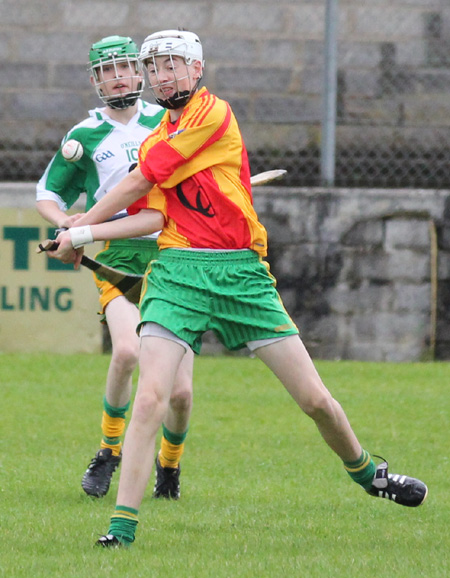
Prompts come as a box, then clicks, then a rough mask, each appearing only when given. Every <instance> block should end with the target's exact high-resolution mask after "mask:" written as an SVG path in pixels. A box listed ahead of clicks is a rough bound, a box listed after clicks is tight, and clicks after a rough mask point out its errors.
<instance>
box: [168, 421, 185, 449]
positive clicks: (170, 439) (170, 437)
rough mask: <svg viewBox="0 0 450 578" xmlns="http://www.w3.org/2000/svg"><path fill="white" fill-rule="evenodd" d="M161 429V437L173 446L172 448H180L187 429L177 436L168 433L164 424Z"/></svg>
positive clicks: (176, 434)
mask: <svg viewBox="0 0 450 578" xmlns="http://www.w3.org/2000/svg"><path fill="white" fill-rule="evenodd" d="M162 427H163V435H164V437H165V438H166V440H167V441H168V442H170V443H171V444H173V445H174V446H181V444H182V443H183V442H184V440H185V439H186V436H187V433H188V429H187V430H186V431H185V432H184V433H181V434H178V433H173V432H171V431H169V430H168V429H167V428H166V426H165V425H164V424H163V426H162Z"/></svg>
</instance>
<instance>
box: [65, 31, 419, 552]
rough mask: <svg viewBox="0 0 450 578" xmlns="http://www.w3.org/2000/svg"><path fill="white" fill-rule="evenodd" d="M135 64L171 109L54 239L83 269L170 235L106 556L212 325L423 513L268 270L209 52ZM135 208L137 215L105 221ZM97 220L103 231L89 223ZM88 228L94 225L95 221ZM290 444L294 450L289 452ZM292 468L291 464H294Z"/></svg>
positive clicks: (154, 39)
mask: <svg viewBox="0 0 450 578" xmlns="http://www.w3.org/2000/svg"><path fill="white" fill-rule="evenodd" d="M140 58H141V59H142V61H143V63H144V65H145V66H146V68H147V73H148V78H149V82H150V87H151V89H152V90H153V92H154V94H155V97H156V101H157V102H158V104H161V105H162V106H164V107H165V108H166V109H168V110H167V112H166V113H165V116H164V117H163V119H162V121H161V124H160V126H159V128H158V129H157V130H155V131H154V132H153V133H152V134H151V135H150V136H149V137H148V139H147V140H146V141H144V143H143V144H142V146H141V148H140V153H139V167H138V168H136V169H135V170H134V171H132V172H131V173H130V174H129V175H128V176H127V177H125V178H124V179H123V180H122V181H121V183H119V184H118V185H117V186H116V187H115V188H113V189H112V190H111V191H110V192H109V193H108V195H106V196H105V197H104V198H103V199H101V200H100V201H99V202H98V203H97V204H96V205H95V206H94V207H93V208H92V209H91V210H90V211H89V212H88V213H87V214H86V215H84V216H83V217H82V218H81V219H80V220H79V221H77V223H76V226H75V227H74V228H72V229H70V230H69V231H68V232H67V233H64V234H62V235H60V236H59V237H58V239H57V240H58V241H59V242H60V243H61V246H60V249H59V250H58V252H57V253H54V256H56V257H59V258H62V259H64V260H66V261H67V260H75V262H76V263H79V259H80V256H79V255H78V254H77V253H76V252H75V249H77V248H78V247H81V246H82V245H83V244H85V243H87V242H90V241H92V240H94V239H95V240H100V239H102V238H108V239H112V238H115V237H121V236H128V237H130V236H133V235H139V234H143V233H150V232H151V231H156V230H159V229H162V233H161V234H160V236H159V238H158V244H159V248H160V252H159V256H158V258H157V260H155V261H152V262H151V263H150V265H149V269H148V274H147V276H146V280H145V283H144V288H143V292H142V297H141V303H140V311H141V322H140V336H141V354H140V361H139V369H140V375H139V385H138V390H137V394H136V398H135V402H134V409H133V415H132V418H131V421H130V424H129V426H128V429H127V433H126V436H125V442H124V446H123V458H122V470H121V475H120V482H119V489H118V495H117V505H116V509H115V512H114V514H113V516H112V517H111V523H110V527H109V531H108V533H107V534H106V535H105V536H102V537H101V538H100V539H99V540H98V542H97V543H98V544H99V545H101V546H104V547H116V546H120V545H123V546H127V545H130V544H131V543H132V542H133V541H134V538H135V529H136V525H137V515H138V509H139V507H140V504H141V501H142V499H143V496H144V492H145V488H146V485H147V482H148V479H149V477H150V474H151V470H152V464H153V459H154V447H155V436H156V433H157V431H158V429H159V427H160V425H161V423H162V420H163V419H164V415H165V413H166V411H167V407H168V403H169V398H170V393H171V390H172V387H173V382H174V377H175V374H176V371H177V368H178V367H179V365H180V363H181V360H182V359H183V357H184V355H185V352H186V351H188V350H190V349H192V350H194V351H195V352H196V353H198V352H199V351H200V346H201V337H202V335H203V334H204V333H205V332H206V331H207V330H213V331H214V332H215V333H216V335H217V336H218V338H219V339H220V340H221V341H222V343H224V344H225V345H226V347H228V348H229V349H239V348H241V347H244V346H245V345H247V347H248V348H249V349H250V350H251V351H253V352H254V353H255V355H256V356H257V357H259V358H260V359H261V360H262V361H263V362H264V363H265V364H266V365H267V366H268V367H269V368H270V369H271V370H272V371H273V372H274V374H275V375H276V376H277V377H278V378H279V379H280V381H281V382H282V384H283V385H284V386H285V388H286V389H287V391H288V392H289V393H290V394H291V395H292V397H293V398H294V400H295V401H296V402H297V404H298V405H299V407H300V408H301V409H302V410H303V411H304V412H305V413H306V414H307V415H308V416H309V417H311V418H312V419H313V420H314V422H315V424H316V426H317V428H318V430H319V432H320V433H321V435H322V437H323V439H324V440H325V442H326V443H327V444H328V446H329V447H330V448H331V449H332V450H333V451H334V452H335V453H336V454H337V455H338V456H339V458H340V459H341V460H342V462H343V465H344V468H345V469H346V471H347V472H348V473H349V474H350V476H351V478H352V479H353V480H354V481H355V482H357V483H358V484H360V485H361V486H362V487H363V488H364V489H365V490H366V491H367V492H368V493H369V494H371V495H374V496H380V497H384V498H388V499H391V500H394V501H396V502H397V503H400V504H402V505H405V506H418V505H420V504H421V503H422V502H423V501H424V500H425V498H426V495H427V487H426V485H425V484H423V482H421V481H420V480H417V479H415V478H410V477H407V476H397V475H391V474H388V470H387V463H386V462H383V463H381V464H380V465H378V466H376V465H375V463H374V461H373V459H372V457H371V456H370V455H369V453H368V452H367V451H366V450H364V449H363V448H362V446H361V444H360V443H359V441H358V439H357V437H356V435H355V434H354V432H353V430H352V428H351V426H350V424H349V422H348V420H347V417H346V415H345V413H344V411H343V409H342V407H341V406H340V404H339V403H338V402H337V401H336V400H335V399H334V398H333V397H332V396H331V394H330V393H329V391H328V390H327V389H326V387H325V385H324V384H323V383H322V380H321V378H320V377H319V375H318V373H317V371H316V369H315V367H314V364H313V362H312V360H311V358H310V356H309V354H308V352H307V351H306V349H305V347H304V345H303V343H302V341H301V339H300V337H299V335H298V330H297V328H296V326H295V325H294V323H293V322H292V320H291V318H290V317H289V315H288V314H287V312H286V310H285V309H284V307H283V305H282V303H281V299H280V297H279V295H278V293H277V291H276V289H275V287H274V279H273V277H272V276H271V275H270V273H269V271H268V267H267V266H266V264H265V263H264V261H263V259H262V258H263V257H264V256H265V255H266V243H267V239H266V231H265V229H264V227H263V226H262V225H261V223H260V222H259V220H258V217H257V215H256V213H255V210H254V208H253V202H252V193H251V188H250V170H249V165H248V159H247V153H246V150H245V146H244V143H243V141H242V137H241V134H240V131H239V128H238V125H237V122H236V119H235V117H234V115H233V113H232V111H231V108H230V106H229V104H228V103H226V102H224V101H223V100H220V99H219V98H217V97H216V96H214V95H212V94H210V93H209V92H208V91H207V90H206V88H202V89H199V88H198V86H199V82H200V80H201V77H202V73H203V53H202V46H201V43H200V40H199V39H198V37H197V36H196V35H195V34H193V33H192V32H185V31H177V30H169V31H163V32H158V33H155V34H152V35H150V36H148V37H147V38H146V40H145V42H144V44H143V45H142V47H141V53H140ZM125 207H129V212H130V213H132V215H131V216H129V217H126V218H124V219H121V220H120V221H113V222H110V223H105V222H104V221H106V220H107V219H108V218H110V217H111V216H112V215H113V214H115V213H116V212H117V211H118V210H120V209H123V208H125ZM95 223H101V224H95ZM90 225H92V226H90ZM294 453H295V448H293V454H294ZM293 459H295V458H294V455H293Z"/></svg>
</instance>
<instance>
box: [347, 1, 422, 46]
mask: <svg viewBox="0 0 450 578" xmlns="http://www.w3.org/2000/svg"><path fill="white" fill-rule="evenodd" d="M352 15H353V23H354V26H353V33H354V34H355V35H356V36H358V37H359V38H365V39H366V40H376V41H383V42H387V41H399V39H411V38H421V37H422V35H423V22H422V13H421V12H420V11H419V10H411V9H408V7H407V6H406V5H405V6H393V5H392V4H391V5H390V6H386V5H383V6H372V7H371V6H364V7H360V8H354V9H353V10H352ZM374 22H376V23H377V25H376V26H375V27H374V25H373V23H374Z"/></svg>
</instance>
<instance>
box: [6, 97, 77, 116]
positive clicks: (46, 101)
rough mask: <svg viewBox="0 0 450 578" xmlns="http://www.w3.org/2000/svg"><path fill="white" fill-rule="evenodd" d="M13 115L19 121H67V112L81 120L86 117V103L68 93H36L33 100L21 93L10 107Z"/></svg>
mask: <svg viewBox="0 0 450 578" xmlns="http://www.w3.org/2000/svg"><path fill="white" fill-rule="evenodd" d="M10 110H11V114H13V115H14V116H15V117H16V119H17V120H22V121H24V120H28V119H35V118H36V117H38V118H39V119H40V120H41V121H48V120H52V121H53V120H55V121H63V120H65V119H67V111H68V110H70V111H71V113H72V114H74V115H76V116H77V118H79V119H81V118H84V117H85V116H86V109H85V107H84V103H83V102H80V99H79V97H78V95H76V94H74V93H66V92H56V91H53V92H48V91H45V92H44V91H34V93H33V98H30V95H29V94H24V93H19V94H18V95H17V97H16V99H15V100H14V102H13V103H12V104H11V105H10Z"/></svg>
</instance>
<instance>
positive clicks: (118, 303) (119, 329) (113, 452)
mask: <svg viewBox="0 0 450 578" xmlns="http://www.w3.org/2000/svg"><path fill="white" fill-rule="evenodd" d="M105 315H106V321H107V324H108V328H109V333H110V336H111V344H112V354H111V361H110V364H109V369H108V375H107V379H106V391H105V395H104V399H103V413H102V424H101V426H102V439H101V443H100V450H99V451H98V452H97V454H96V455H95V457H94V458H93V459H92V461H91V463H90V464H89V466H88V468H87V470H86V472H85V474H84V476H83V479H82V482H81V485H82V487H83V489H84V491H85V492H86V493H87V494H89V495H92V496H96V497H101V496H104V495H106V493H107V492H108V490H109V486H110V483H111V478H112V475H113V473H114V471H115V470H116V468H117V467H118V465H119V464H120V460H121V449H122V436H123V433H124V431H125V418H126V413H127V410H128V408H129V405H130V397H131V390H132V374H133V371H134V369H135V367H136V364H137V360H138V355H139V338H138V336H137V334H136V327H137V324H138V322H139V312H138V309H137V307H136V306H135V305H133V304H132V303H130V302H129V301H128V300H127V299H126V298H125V297H123V295H118V296H115V297H114V298H113V299H112V300H111V301H109V302H108V303H107V305H106V309H105Z"/></svg>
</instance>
